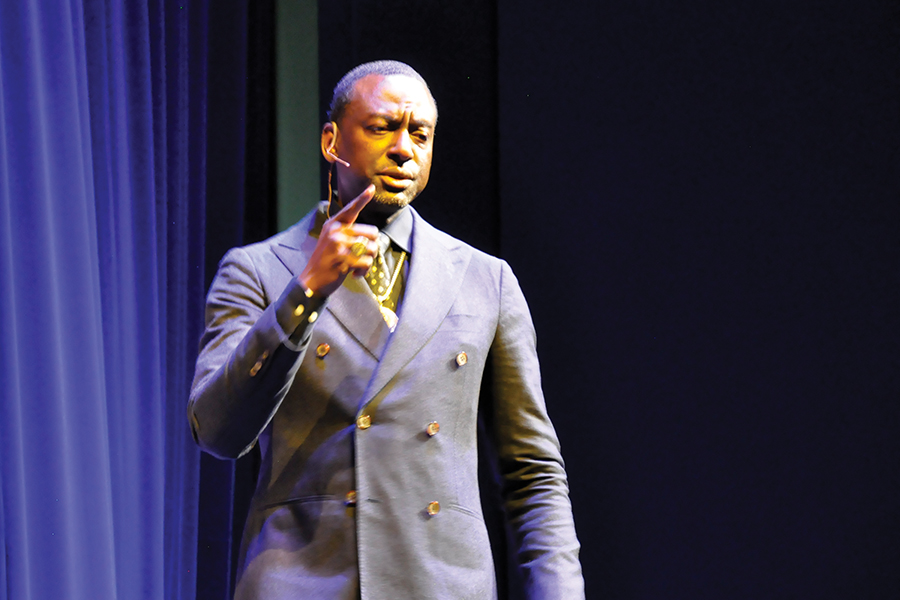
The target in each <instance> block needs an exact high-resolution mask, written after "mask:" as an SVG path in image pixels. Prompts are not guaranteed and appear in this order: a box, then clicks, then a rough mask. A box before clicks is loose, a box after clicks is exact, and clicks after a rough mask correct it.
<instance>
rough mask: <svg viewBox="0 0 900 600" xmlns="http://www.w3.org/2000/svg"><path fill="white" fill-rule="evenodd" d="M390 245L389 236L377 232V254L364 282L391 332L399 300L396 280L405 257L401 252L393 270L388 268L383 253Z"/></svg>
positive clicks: (395, 325)
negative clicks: (367, 285)
mask: <svg viewBox="0 0 900 600" xmlns="http://www.w3.org/2000/svg"><path fill="white" fill-rule="evenodd" d="M390 245H391V238H389V237H388V236H387V235H386V234H384V233H379V234H378V256H376V257H375V262H374V263H373V264H372V267H371V268H370V269H369V272H368V273H366V282H367V283H368V284H369V288H371V290H372V294H373V295H374V296H375V302H377V303H378V308H379V309H380V310H381V316H382V317H384V321H385V323H387V325H388V327H389V328H390V330H391V332H393V331H394V329H395V328H396V327H397V321H398V318H397V304H398V303H399V301H400V292H401V287H402V284H400V285H398V282H397V280H398V279H400V275H401V273H402V272H403V261H404V260H405V259H406V252H401V254H400V258H399V259H398V260H397V264H396V265H395V266H394V268H393V272H392V270H391V269H389V268H388V266H387V263H386V262H385V259H384V254H385V252H387V249H388V248H389V247H390Z"/></svg>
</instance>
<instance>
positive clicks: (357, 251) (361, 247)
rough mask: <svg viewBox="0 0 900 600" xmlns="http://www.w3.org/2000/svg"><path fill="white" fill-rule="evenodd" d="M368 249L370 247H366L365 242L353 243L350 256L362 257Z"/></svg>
mask: <svg viewBox="0 0 900 600" xmlns="http://www.w3.org/2000/svg"><path fill="white" fill-rule="evenodd" d="M368 249H369V248H368V246H366V244H365V243H364V242H353V243H352V244H350V254H352V255H353V256H362V255H363V254H365V253H366V250H368Z"/></svg>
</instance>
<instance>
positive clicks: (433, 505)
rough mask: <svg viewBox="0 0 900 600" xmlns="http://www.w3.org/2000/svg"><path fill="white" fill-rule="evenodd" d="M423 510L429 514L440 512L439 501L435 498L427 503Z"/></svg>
mask: <svg viewBox="0 0 900 600" xmlns="http://www.w3.org/2000/svg"><path fill="white" fill-rule="evenodd" d="M425 512H427V513H428V515H429V516H432V517H433V516H434V515H436V514H438V513H439V512H441V503H440V502H438V501H437V500H435V501H434V502H429V503H428V508H426V509H425Z"/></svg>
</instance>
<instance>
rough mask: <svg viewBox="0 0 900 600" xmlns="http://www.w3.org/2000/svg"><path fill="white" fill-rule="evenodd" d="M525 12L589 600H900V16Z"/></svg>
mask: <svg viewBox="0 0 900 600" xmlns="http://www.w3.org/2000/svg"><path fill="white" fill-rule="evenodd" d="M499 6H500V10H499V13H498V14H499V23H498V29H499V38H498V39H499V41H498V47H499V69H498V72H499V83H500V87H499V89H500V93H499V104H500V111H499V116H500V136H499V139H500V144H499V147H500V176H499V182H500V191H501V195H500V198H501V204H500V219H501V223H502V235H501V243H500V248H501V252H502V254H503V255H504V256H505V257H506V258H508V259H509V260H510V262H511V263H512V266H513V268H514V269H516V271H517V273H518V274H519V277H520V279H521V281H522V285H523V287H524V288H525V292H526V296H527V297H528V298H530V300H531V305H532V311H533V313H534V317H535V321H536V324H537V329H538V339H539V351H540V352H541V356H542V367H543V372H544V384H545V390H546V393H547V395H548V397H549V405H550V410H551V415H552V416H553V417H554V419H555V423H556V425H557V428H558V429H559V431H560V436H561V438H562V441H563V444H564V454H565V456H566V458H567V462H568V468H569V475H570V479H571V485H572V499H573V501H574V505H575V513H576V522H577V526H578V530H579V533H580V535H581V539H582V542H583V544H584V550H583V553H582V557H583V561H584V565H585V567H586V577H587V588H588V595H589V597H591V598H605V597H609V598H644V599H648V600H649V599H657V598H684V599H692V600H697V599H704V598H706V599H711V600H720V599H723V598H728V599H743V598H746V599H759V598H770V599H774V598H785V599H787V598H829V599H832V598H833V599H836V600H837V599H843V598H881V599H890V598H900V577H898V575H897V573H898V566H900V510H898V507H900V464H898V461H900V435H898V432H900V427H898V426H900V406H898V400H900V351H898V334H900V330H898V324H900V316H898V307H900V285H898V275H900V218H898V216H900V210H898V205H897V203H898V199H900V179H898V175H900V155H898V148H900V79H898V74H900V71H898V67H900V10H898V5H897V3H896V2H890V1H883V0H862V1H855V2H850V1H835V0H825V1H817V2H771V1H763V2H715V1H712V0H701V1H696V0H694V1H691V0H689V1H687V2H679V3H669V2H658V1H643V2H628V3H594V2H563V3H556V4H554V5H553V7H552V8H550V7H549V4H548V3H542V2H534V1H526V2H521V1H510V0H500V2H499ZM450 108H451V107H448V108H447V110H450ZM438 160H440V159H438Z"/></svg>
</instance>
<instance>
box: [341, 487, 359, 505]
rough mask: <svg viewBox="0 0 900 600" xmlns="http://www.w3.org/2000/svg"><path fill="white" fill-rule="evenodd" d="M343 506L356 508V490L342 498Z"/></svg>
mask: <svg viewBox="0 0 900 600" xmlns="http://www.w3.org/2000/svg"><path fill="white" fill-rule="evenodd" d="M344 504H346V505H347V506H356V490H350V491H349V492H347V496H346V497H345V498H344Z"/></svg>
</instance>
